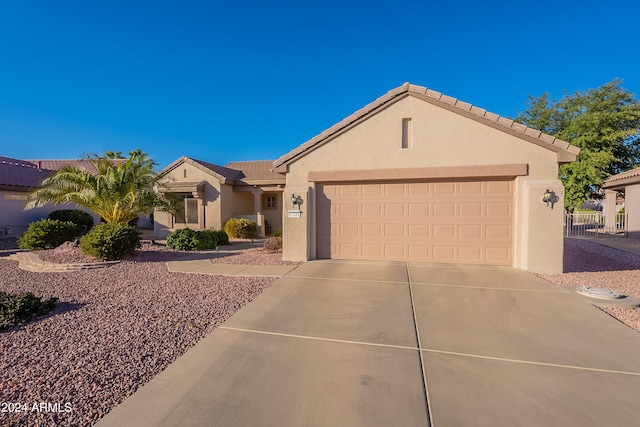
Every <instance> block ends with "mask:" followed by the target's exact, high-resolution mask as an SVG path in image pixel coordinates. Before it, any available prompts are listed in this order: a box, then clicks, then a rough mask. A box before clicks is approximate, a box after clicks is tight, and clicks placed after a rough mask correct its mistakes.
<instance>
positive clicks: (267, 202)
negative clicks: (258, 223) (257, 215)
mask: <svg viewBox="0 0 640 427" xmlns="http://www.w3.org/2000/svg"><path fill="white" fill-rule="evenodd" d="M262 206H263V208H264V209H278V198H277V196H276V195H275V194H267V195H265V196H264V199H263V203H262Z"/></svg>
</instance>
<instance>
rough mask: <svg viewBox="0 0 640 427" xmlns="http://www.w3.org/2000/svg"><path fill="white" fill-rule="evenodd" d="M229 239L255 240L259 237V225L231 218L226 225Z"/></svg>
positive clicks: (225, 228)
mask: <svg viewBox="0 0 640 427" xmlns="http://www.w3.org/2000/svg"><path fill="white" fill-rule="evenodd" d="M224 231H225V232H226V233H227V235H228V236H229V237H233V238H237V239H255V238H256V237H258V225H257V224H256V223H255V222H253V221H251V220H248V219H246V218H231V219H230V220H229V221H227V223H226V224H225V225H224Z"/></svg>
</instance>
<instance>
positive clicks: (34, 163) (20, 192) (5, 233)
mask: <svg viewBox="0 0 640 427" xmlns="http://www.w3.org/2000/svg"><path fill="white" fill-rule="evenodd" d="M67 165H73V166H77V167H80V168H84V169H87V170H94V171H95V169H93V167H92V166H91V163H89V162H88V161H86V160H74V159H72V160H19V159H14V158H10V157H2V156H0V238H2V237H20V236H21V235H22V234H23V233H24V232H25V231H26V230H27V227H28V226H29V223H31V222H35V221H38V220H40V219H43V218H46V217H47V216H48V215H49V214H50V213H51V212H53V211H55V210H58V209H82V210H84V211H86V212H88V213H89V214H91V215H92V216H93V219H94V223H95V224H98V223H99V222H100V217H99V216H98V215H96V214H94V213H92V212H89V211H88V210H87V209H84V208H77V207H76V206H75V205H52V204H46V205H45V206H43V207H41V208H35V209H30V210H28V211H25V210H24V207H25V205H26V204H27V197H28V196H29V193H30V192H31V191H33V190H35V189H36V188H38V187H39V186H40V182H41V181H42V180H43V179H45V178H47V177H48V176H49V175H51V174H52V173H54V171H56V170H58V169H60V168H62V167H64V166H67Z"/></svg>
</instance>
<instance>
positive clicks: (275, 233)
mask: <svg viewBox="0 0 640 427" xmlns="http://www.w3.org/2000/svg"><path fill="white" fill-rule="evenodd" d="M271 236H272V237H282V228H276V231H274V232H273V233H271Z"/></svg>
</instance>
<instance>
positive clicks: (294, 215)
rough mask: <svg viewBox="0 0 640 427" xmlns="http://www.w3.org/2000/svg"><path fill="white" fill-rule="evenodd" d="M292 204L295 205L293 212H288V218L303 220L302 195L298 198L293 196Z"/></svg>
mask: <svg viewBox="0 0 640 427" xmlns="http://www.w3.org/2000/svg"><path fill="white" fill-rule="evenodd" d="M291 204H292V205H293V210H292V211H288V212H287V217H288V218H302V211H300V205H301V204H302V197H300V195H298V196H296V195H295V194H292V195H291Z"/></svg>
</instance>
